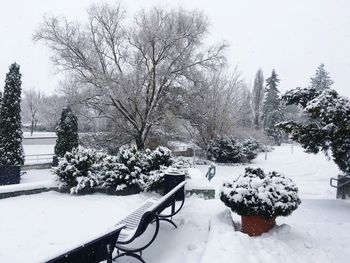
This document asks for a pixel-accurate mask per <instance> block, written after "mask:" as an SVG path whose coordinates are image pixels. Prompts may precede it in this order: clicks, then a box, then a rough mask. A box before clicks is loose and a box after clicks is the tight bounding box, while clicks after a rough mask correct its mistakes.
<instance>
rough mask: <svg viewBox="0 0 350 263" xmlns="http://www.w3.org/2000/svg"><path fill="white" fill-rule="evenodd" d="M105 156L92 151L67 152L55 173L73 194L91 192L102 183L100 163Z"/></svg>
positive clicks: (78, 149) (79, 149) (74, 150)
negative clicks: (90, 190)
mask: <svg viewBox="0 0 350 263" xmlns="http://www.w3.org/2000/svg"><path fill="white" fill-rule="evenodd" d="M103 158H104V155H102V154H98V153H97V152H96V151H94V150H91V149H82V148H76V149H73V150H72V151H71V152H66V154H65V155H64V157H63V158H61V159H60V161H59V164H58V166H57V167H55V168H53V173H54V174H55V175H57V177H58V180H59V181H60V182H61V184H60V187H61V186H63V187H68V188H69V189H70V192H71V193H78V192H81V191H83V190H89V189H91V188H93V187H95V186H97V185H99V183H100V175H99V172H100V171H99V170H100V162H101V160H102V159H103Z"/></svg>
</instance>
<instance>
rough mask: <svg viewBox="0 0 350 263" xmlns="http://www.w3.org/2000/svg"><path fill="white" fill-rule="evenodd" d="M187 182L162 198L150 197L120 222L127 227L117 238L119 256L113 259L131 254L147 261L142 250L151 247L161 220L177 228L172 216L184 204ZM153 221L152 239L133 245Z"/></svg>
mask: <svg viewBox="0 0 350 263" xmlns="http://www.w3.org/2000/svg"><path fill="white" fill-rule="evenodd" d="M185 184H186V182H182V183H180V184H178V185H177V186H176V187H174V188H173V189H172V190H171V191H170V192H168V193H167V194H166V195H164V196H163V197H161V198H160V199H154V198H151V199H148V200H147V201H146V202H145V203H144V204H143V205H142V206H140V207H139V208H138V209H136V210H135V211H134V212H133V213H131V214H130V215H129V216H127V217H126V218H124V219H123V220H121V221H120V222H119V223H118V224H123V225H125V228H124V229H123V230H122V231H121V233H120V235H119V238H118V240H117V243H116V248H117V256H116V257H114V258H113V259H117V258H120V257H123V256H130V257H134V258H136V259H138V260H139V261H141V262H143V263H145V261H144V260H143V258H142V251H143V250H145V249H146V248H147V247H149V246H150V245H151V244H152V243H153V241H154V240H155V239H156V237H157V235H158V232H159V223H160V221H165V222H168V223H170V224H172V225H173V226H174V227H175V228H177V226H176V224H175V223H174V222H173V221H172V217H173V216H174V215H176V214H177V213H178V212H179V211H180V210H181V208H182V207H183V205H184V202H185V196H184V186H185ZM181 197H182V198H181ZM180 199H181V200H180ZM176 201H180V202H181V203H180V205H178V207H176ZM153 223H155V230H154V233H153V236H152V237H151V239H150V240H149V241H148V242H144V244H143V245H138V246H132V244H133V241H135V240H136V239H137V238H138V237H140V236H141V235H142V234H143V233H145V231H146V230H147V228H148V226H149V225H150V224H153Z"/></svg>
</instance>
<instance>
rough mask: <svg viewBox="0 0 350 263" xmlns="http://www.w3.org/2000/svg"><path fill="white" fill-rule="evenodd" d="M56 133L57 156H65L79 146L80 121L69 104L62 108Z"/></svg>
mask: <svg viewBox="0 0 350 263" xmlns="http://www.w3.org/2000/svg"><path fill="white" fill-rule="evenodd" d="M56 133H57V140H56V145H55V154H56V155H57V156H59V157H63V156H64V155H65V153H66V152H71V151H72V149H73V148H77V147H78V121H77V117H76V116H75V115H74V114H73V112H72V109H71V108H70V107H69V106H68V107H67V108H64V109H63V110H62V114H61V118H60V122H59V124H58V126H57V127H56Z"/></svg>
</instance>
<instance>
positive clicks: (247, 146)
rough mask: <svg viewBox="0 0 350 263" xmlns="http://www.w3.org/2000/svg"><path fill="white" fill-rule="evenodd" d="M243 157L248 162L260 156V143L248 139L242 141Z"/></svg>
mask: <svg viewBox="0 0 350 263" xmlns="http://www.w3.org/2000/svg"><path fill="white" fill-rule="evenodd" d="M241 146H242V155H243V156H244V157H245V158H246V159H247V160H248V161H250V160H253V159H255V158H256V157H257V156H258V152H259V143H258V141H257V140H255V139H246V140H244V141H242V143H241Z"/></svg>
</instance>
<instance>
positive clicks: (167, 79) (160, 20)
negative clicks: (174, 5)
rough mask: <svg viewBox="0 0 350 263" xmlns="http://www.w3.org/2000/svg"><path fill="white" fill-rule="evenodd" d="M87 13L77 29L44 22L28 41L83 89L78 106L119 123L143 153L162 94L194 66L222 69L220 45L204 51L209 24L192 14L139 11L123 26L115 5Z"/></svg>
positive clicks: (160, 113) (162, 106) (189, 76)
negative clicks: (41, 46) (41, 44)
mask: <svg viewBox="0 0 350 263" xmlns="http://www.w3.org/2000/svg"><path fill="white" fill-rule="evenodd" d="M88 14H89V22H88V23H87V24H84V25H83V24H78V23H72V22H69V21H67V20H66V19H64V18H63V19H62V18H61V19H59V18H55V17H52V18H48V19H45V21H44V23H43V24H42V26H41V28H40V29H39V30H38V31H37V33H36V34H35V36H34V39H36V40H43V41H45V42H46V43H47V45H48V46H49V47H50V48H51V49H52V51H53V54H54V56H53V61H54V62H55V63H56V65H58V66H60V67H61V68H63V69H64V70H68V71H69V72H70V73H73V74H74V76H75V77H76V79H77V80H78V81H79V82H81V83H82V84H84V85H85V87H87V88H89V89H90V91H89V92H87V94H89V96H87V97H86V100H85V103H86V104H87V105H89V106H90V107H94V108H96V109H98V110H99V112H100V114H101V116H103V117H105V118H109V119H111V121H112V122H113V123H121V122H122V123H123V126H124V130H125V132H127V133H128V134H129V135H130V136H131V137H132V138H133V139H134V140H135V142H136V145H137V147H138V148H140V149H142V148H144V144H145V140H146V139H147V136H148V134H149V132H150V130H151V129H152V128H153V127H154V126H157V125H158V124H159V123H160V122H161V120H162V119H163V118H164V112H166V109H167V108H168V107H169V101H170V100H169V99H168V98H169V94H171V93H172V92H174V91H176V89H178V88H179V87H183V86H184V85H185V84H187V83H188V82H190V81H192V80H193V79H194V78H195V74H196V72H197V71H198V70H200V69H201V68H210V67H215V66H216V65H218V64H222V63H223V62H224V57H223V55H222V52H223V50H224V48H225V46H226V45H225V44H219V45H216V46H212V47H209V48H205V47H204V46H203V40H204V38H205V36H206V35H207V29H208V22H207V19H206V17H205V16H204V15H203V14H202V13H200V12H197V11H185V10H183V9H177V10H170V11H167V10H164V9H160V8H153V9H151V10H150V11H144V10H142V11H140V12H139V13H138V14H137V15H136V16H135V18H134V20H133V22H132V23H129V24H126V23H124V22H123V21H124V17H125V12H124V11H123V10H122V8H121V7H120V6H111V5H107V4H103V5H98V6H92V7H91V8H90V9H89V11H88ZM121 120H122V121H121Z"/></svg>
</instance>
